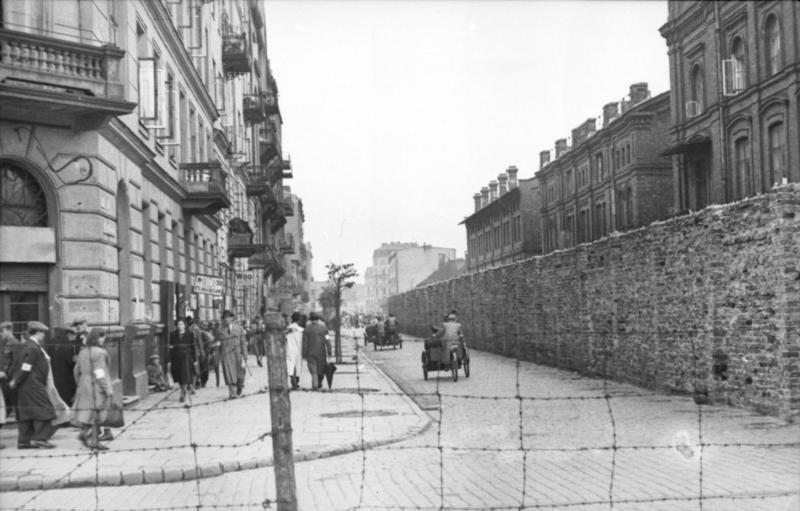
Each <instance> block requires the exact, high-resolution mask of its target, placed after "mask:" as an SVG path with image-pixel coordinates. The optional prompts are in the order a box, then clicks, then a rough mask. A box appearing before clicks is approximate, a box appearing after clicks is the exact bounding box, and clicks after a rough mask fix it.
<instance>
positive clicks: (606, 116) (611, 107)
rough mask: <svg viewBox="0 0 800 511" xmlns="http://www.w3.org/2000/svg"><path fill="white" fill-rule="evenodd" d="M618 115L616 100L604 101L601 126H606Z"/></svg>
mask: <svg viewBox="0 0 800 511" xmlns="http://www.w3.org/2000/svg"><path fill="white" fill-rule="evenodd" d="M618 115H619V104H618V103H617V102H616V101H612V102H611V103H606V104H605V106H604V107H603V127H604V128H605V127H606V126H608V123H610V122H611V121H612V120H613V119H614V118H615V117H617V116H618Z"/></svg>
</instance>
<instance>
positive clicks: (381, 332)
mask: <svg viewBox="0 0 800 511" xmlns="http://www.w3.org/2000/svg"><path fill="white" fill-rule="evenodd" d="M399 335H400V322H399V321H398V320H397V317H396V316H395V315H394V314H392V313H389V315H388V316H387V317H386V319H383V316H382V315H380V314H378V315H377V316H375V317H373V318H372V319H371V320H370V324H369V326H367V327H366V328H365V335H364V345H367V344H369V340H370V339H373V340H374V339H375V338H376V337H377V338H378V339H381V340H384V339H385V340H390V341H392V342H395V341H394V340H395V339H397V336H399Z"/></svg>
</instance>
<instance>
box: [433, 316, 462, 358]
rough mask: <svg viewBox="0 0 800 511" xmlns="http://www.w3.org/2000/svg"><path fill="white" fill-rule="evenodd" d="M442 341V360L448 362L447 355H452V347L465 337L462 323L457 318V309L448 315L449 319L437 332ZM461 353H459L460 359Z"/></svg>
mask: <svg viewBox="0 0 800 511" xmlns="http://www.w3.org/2000/svg"><path fill="white" fill-rule="evenodd" d="M435 335H436V337H438V338H439V340H440V341H441V343H442V350H441V357H442V359H441V362H442V363H448V361H447V357H449V356H450V349H451V347H452V345H453V344H456V343H460V342H461V341H462V339H463V338H464V334H463V332H462V331H461V323H459V322H458V321H457V320H456V314H455V311H452V312H451V313H450V314H448V315H447V319H446V320H445V321H444V322H443V323H442V327H441V328H440V329H439V330H438V332H437V333H436V334H435ZM460 360H461V355H459V361H460Z"/></svg>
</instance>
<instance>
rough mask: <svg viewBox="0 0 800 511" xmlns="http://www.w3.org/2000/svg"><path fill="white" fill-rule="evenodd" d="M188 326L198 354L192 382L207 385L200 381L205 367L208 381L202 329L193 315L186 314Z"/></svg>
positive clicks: (197, 384) (198, 385)
mask: <svg viewBox="0 0 800 511" xmlns="http://www.w3.org/2000/svg"><path fill="white" fill-rule="evenodd" d="M186 328H187V329H188V330H189V331H190V332H192V336H193V337H194V352H195V354H196V358H195V365H196V371H195V380H194V382H192V383H193V385H194V387H205V384H202V385H201V381H200V380H201V375H202V373H203V368H206V371H205V372H206V381H208V365H207V364H206V350H205V349H204V348H203V337H202V330H201V328H200V325H199V324H198V323H197V321H195V320H194V318H193V317H192V316H186ZM194 387H193V388H194ZM192 394H194V392H192Z"/></svg>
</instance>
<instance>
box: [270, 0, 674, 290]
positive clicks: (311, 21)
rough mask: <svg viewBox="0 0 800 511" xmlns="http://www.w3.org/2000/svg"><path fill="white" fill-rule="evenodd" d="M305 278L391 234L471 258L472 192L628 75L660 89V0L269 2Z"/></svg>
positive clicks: (530, 168)
mask: <svg viewBox="0 0 800 511" xmlns="http://www.w3.org/2000/svg"><path fill="white" fill-rule="evenodd" d="M265 13H266V22H267V45H268V46H267V48H268V55H269V58H270V65H271V67H272V72H273V75H274V76H275V79H276V81H277V83H278V90H279V101H280V108H281V114H282V117H283V150H284V155H290V156H291V159H292V168H293V174H294V178H293V179H292V180H290V181H288V182H284V184H288V185H289V186H291V188H292V192H293V193H295V194H297V195H298V196H299V197H300V198H301V199H302V201H303V209H304V213H305V224H304V236H305V241H306V242H310V243H311V246H312V253H313V263H312V264H313V266H312V274H313V277H314V279H315V280H325V279H326V270H325V265H326V264H328V263H331V262H333V263H337V264H342V263H354V264H355V267H356V269H357V270H358V272H359V277H358V279H357V280H358V281H359V282H363V275H364V271H365V270H366V268H367V267H368V266H370V265H371V264H372V252H373V250H375V249H376V248H378V247H379V246H380V244H381V243H384V242H391V241H403V242H417V243H420V244H422V243H428V244H431V245H433V246H437V247H449V248H455V249H456V253H457V256H458V257H463V256H464V251H465V249H466V231H465V229H464V226H463V225H458V224H459V222H461V221H462V220H463V219H464V217H466V216H469V215H470V214H472V213H473V212H474V203H473V199H472V196H473V195H474V194H475V193H476V192H479V191H480V189H481V187H483V186H486V185H487V184H488V182H489V181H491V180H493V179H495V180H496V179H497V175H498V174H499V173H501V172H504V171H505V170H506V168H507V167H508V166H509V165H516V166H517V167H518V168H519V176H518V177H519V178H529V177H531V176H533V174H534V173H535V172H536V171H537V170H538V168H539V152H540V151H542V150H545V149H550V148H552V147H553V145H554V141H555V140H556V139H559V138H566V137H568V136H569V135H570V132H571V130H572V129H573V128H575V127H577V126H578V125H579V124H581V123H582V122H583V121H585V120H586V119H587V118H589V117H596V116H598V115H600V114H601V112H602V107H603V105H604V104H606V103H608V102H610V101H619V100H620V99H622V98H623V97H627V95H628V93H629V87H630V85H631V84H632V83H636V82H647V83H648V84H649V87H650V90H651V93H652V95H656V94H658V93H661V92H664V91H666V90H667V89H668V88H669V69H668V58H667V47H666V43H665V40H664V39H663V38H662V37H661V35H660V34H659V32H658V29H659V28H660V27H661V26H662V25H663V24H664V23H665V22H666V20H667V4H666V2H659V1H622V2H613V1H563V0H562V1H555V2H547V1H538V0H529V1H522V0H517V1H497V0H472V1H466V0H464V1H448V2H445V1H424V0H396V1H386V0H385V1H367V0H361V1H352V0H350V1H335V0H318V1H304V0H265Z"/></svg>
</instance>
